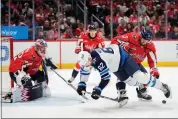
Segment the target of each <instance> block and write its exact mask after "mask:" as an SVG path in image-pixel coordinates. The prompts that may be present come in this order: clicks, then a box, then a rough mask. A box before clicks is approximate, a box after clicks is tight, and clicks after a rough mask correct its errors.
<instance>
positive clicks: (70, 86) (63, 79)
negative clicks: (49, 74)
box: [51, 69, 88, 100]
mask: <svg viewBox="0 0 178 119" xmlns="http://www.w3.org/2000/svg"><path fill="white" fill-rule="evenodd" d="M51 70H52V71H53V72H54V73H55V74H56V75H57V76H59V77H60V78H61V79H62V80H63V81H64V82H66V83H67V84H68V85H69V86H70V87H71V88H73V89H74V90H75V91H76V92H77V89H76V88H75V86H73V85H72V84H70V83H68V82H67V80H65V79H64V78H63V77H62V76H61V75H59V74H58V73H57V72H56V71H55V70H54V69H51ZM81 96H82V97H83V98H84V99H85V100H88V98H87V97H86V96H85V95H81Z"/></svg>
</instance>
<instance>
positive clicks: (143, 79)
mask: <svg viewBox="0 0 178 119" xmlns="http://www.w3.org/2000/svg"><path fill="white" fill-rule="evenodd" d="M141 69H142V67H140V65H138V64H137V63H136V62H135V61H134V59H133V58H132V57H131V56H130V55H127V56H126V59H125V61H124V64H123V65H122V66H120V67H119V69H118V71H117V72H114V74H115V75H116V77H117V78H119V79H120V81H122V82H124V83H127V84H128V85H131V86H139V85H140V84H147V85H148V86H150V87H155V88H157V89H161V87H162V83H161V82H160V81H159V80H158V79H157V80H156V79H154V78H153V77H152V76H151V75H150V74H148V73H144V72H142V71H141ZM116 86H117V85H116Z"/></svg>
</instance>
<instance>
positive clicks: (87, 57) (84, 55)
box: [78, 51, 91, 66]
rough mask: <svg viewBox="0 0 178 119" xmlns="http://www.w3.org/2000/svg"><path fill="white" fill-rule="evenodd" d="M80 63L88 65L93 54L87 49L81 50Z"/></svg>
mask: <svg viewBox="0 0 178 119" xmlns="http://www.w3.org/2000/svg"><path fill="white" fill-rule="evenodd" d="M78 63H79V64H80V65H81V66H88V65H90V63H91V55H90V53H88V52H87V51H81V52H80V53H79V54H78Z"/></svg>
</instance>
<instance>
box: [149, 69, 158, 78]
mask: <svg viewBox="0 0 178 119" xmlns="http://www.w3.org/2000/svg"><path fill="white" fill-rule="evenodd" d="M150 74H151V75H152V76H153V77H155V78H157V79H159V75H160V74H159V72H158V69H157V68H151V69H150Z"/></svg>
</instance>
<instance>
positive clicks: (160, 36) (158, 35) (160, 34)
mask: <svg viewBox="0 0 178 119" xmlns="http://www.w3.org/2000/svg"><path fill="white" fill-rule="evenodd" d="M155 36H156V38H157V39H164V38H166V32H165V26H164V25H163V26H160V30H159V31H158V32H157V33H156V34H155Z"/></svg>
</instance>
